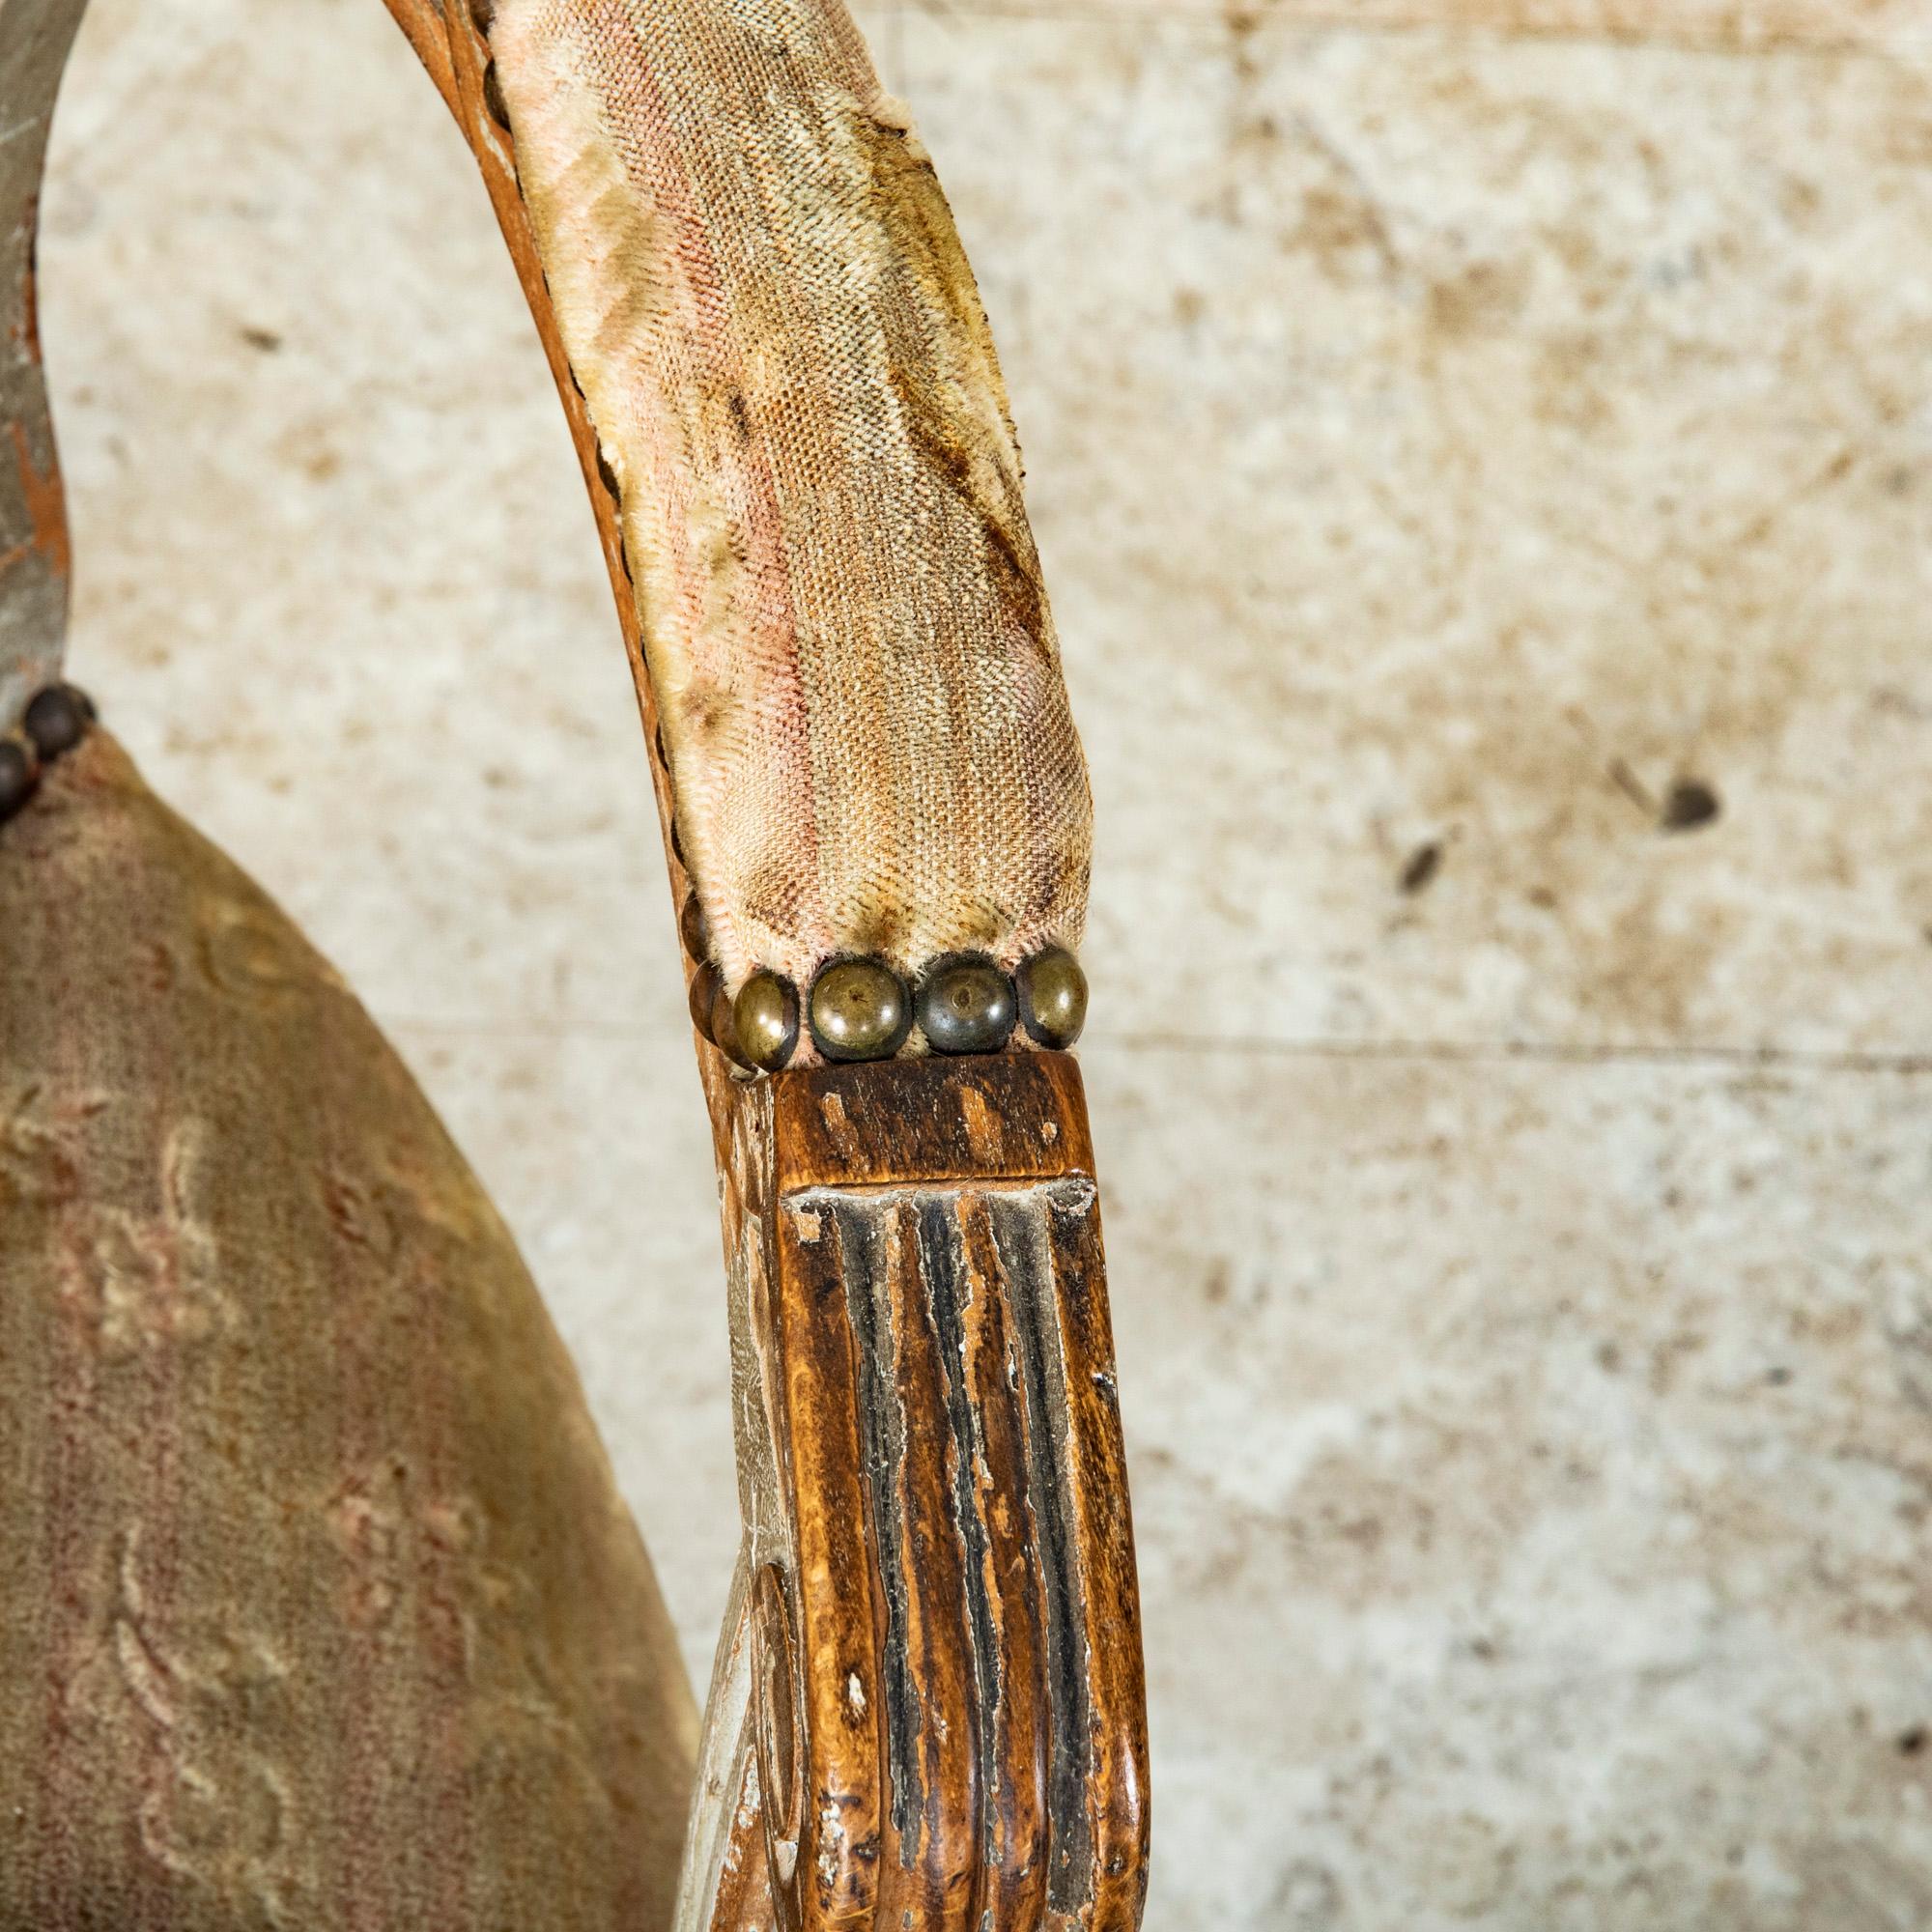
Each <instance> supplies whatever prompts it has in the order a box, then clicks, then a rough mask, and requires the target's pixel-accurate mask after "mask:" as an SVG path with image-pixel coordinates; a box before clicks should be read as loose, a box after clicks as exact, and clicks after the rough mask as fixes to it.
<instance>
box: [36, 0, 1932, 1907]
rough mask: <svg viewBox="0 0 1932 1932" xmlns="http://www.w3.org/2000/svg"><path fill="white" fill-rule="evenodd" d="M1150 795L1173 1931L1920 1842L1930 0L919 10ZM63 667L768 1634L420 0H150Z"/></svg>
mask: <svg viewBox="0 0 1932 1932" xmlns="http://www.w3.org/2000/svg"><path fill="white" fill-rule="evenodd" d="M863 17H864V19H865V23H866V25H867V29H868V31H869V33H870V35H871V37H872V39H873V43H874V46H875V49H876V51H877V53H878V56H879V59H880V63H881V66H882V68H883V70H884V71H885V72H886V74H887V76H888V79H889V83H890V84H892V85H893V86H894V87H895V89H896V90H897V91H899V92H901V93H902V94H904V95H905V96H906V97H907V98H908V99H910V101H911V103H912V105H913V107H914V110H915V112H916V115H917V117H918V120H919V123H920V125H921V128H922V131H923V134H924V136H925V138H926V140H927V142H928V144H929V145H930V147H931V148H932V149H933V151H934V153H935V156H936V157H937V159H938V162H939V166H940V171H941V175H942V179H943V180H944V181H945V182H946V184H947V185H948V188H949V190H950V192H951V194H952V199H953V201H954V205H955V208H956V211H957V213H958V215H959V219H960V223H961V226H962V229H963V231H964V233H965V237H966V241H967V244H968V247H969V249H970V250H971V252H972V254H973V257H974V260H975V262H976V264H977V265H978V268H979V270H980V277H981V281H982V285H983V288H984V292H985V296H986V299H987V304H988V307H989V309H990V311H991V314H992V318H993V323H994V327H995V331H996V334H997V336H998V339H999V341H1000V344H1001V348H1002V352H1003V355H1004V358H1005V362H1006V366H1007V371H1008V375H1009V383H1010V386H1011V388H1012V392H1013V401H1014V407H1015V412H1016V415H1017V418H1018V421H1019V426H1020V431H1021V436H1022V440H1023V441H1024V443H1025V445H1026V448H1027V451H1028V457H1029V469H1030V473H1031V478H1032V485H1031V490H1032V497H1031V499H1032V503H1033V507H1034V513H1035V519H1036V524H1037V530H1038V535H1039V539H1040V544H1041V549H1042V552H1043V554H1044V557H1045V560H1046V563H1047V567H1048V572H1049V582H1050V583H1051V584H1052V586H1053V589H1054V592H1055V597H1056V608H1057V611H1058V616H1059V620H1060V627H1061V631H1062V634H1063V638H1064V640H1065V651H1066V660H1067V671H1068V676H1069V680H1070V682H1071V684H1072V686H1073V694H1074V701H1075V707H1076V714H1077V716H1078V717H1079V719H1080V721H1081V724H1082V727H1083V730H1084V732H1085V734H1086V737H1087V742H1088V746H1089V751H1090V754H1091V756H1092V758H1093V761H1094V773H1095V781H1096V788H1097V791H1098V806H1099V822H1100V839H1101V842H1100V849H1099V854H1098V867H1097V874H1096V903H1095V910H1094V929H1093V934H1092V938H1091V940H1090V943H1089V947H1088V949H1087V958H1088V965H1089V968H1090V971H1091V973H1092V976H1093V979H1094V985H1095V996H1096V1017H1095V1024H1094V1032H1093V1034H1092V1035H1091V1036H1090V1039H1089V1043H1088V1044H1087V1046H1086V1048H1085V1049H1084V1059H1085V1063H1086V1068H1087V1073H1088V1078H1089V1082H1090V1086H1091V1089H1092V1093H1093V1098H1094V1110H1095V1128H1096V1134H1097V1137H1098V1140H1099V1143H1100V1147H1101V1151H1102V1154H1103V1158H1105V1159H1106V1160H1107V1162H1108V1173H1109V1180H1110V1186H1111V1192H1110V1200H1109V1241H1110V1250H1111V1254H1112V1262H1113V1274H1114V1295H1115V1305H1116V1319H1117V1323H1118V1327H1119V1333H1120V1343H1121V1356H1122V1387H1123V1395H1124V1400H1125V1404H1126V1413H1127V1417H1128V1423H1129V1429H1130V1437H1131V1446H1132V1449H1133V1454H1134V1468H1135V1481H1136V1492H1135V1501H1136V1507H1137V1515H1138V1521H1139V1527H1140V1536H1141V1548H1142V1562H1143V1582H1144V1590H1145V1595H1146V1605H1147V1622H1148V1631H1149V1636H1150V1644H1151V1657H1150V1662H1151V1672H1152V1691H1153V1697H1154V1723H1155V1750H1156V1767H1155V1770H1156V1804H1157V1832H1158V1847H1159V1863H1158V1868H1157V1878H1156V1883H1155V1888H1154V1895H1153V1900H1152V1903H1151V1908H1150V1913H1149V1918H1148V1923H1149V1925H1150V1927H1151V1928H1153V1932H1197V1929H1198V1932H1206V1928H1209V1927H1212V1928H1215V1932H1247V1928H1255V1932H1435V1928H1449V1927H1457V1926H1463V1925H1479V1926H1489V1927H1495V1928H1499V1932H1612V1929H1613V1928H1627V1927H1628V1928H1643V1932H1680V1929H1681V1932H1692V1928H1697V1932H1800V1928H1803V1932H1820V1928H1830V1932H1880V1928H1886V1932H1892V1928H1896V1929H1897V1932H1911V1929H1912V1928H1922V1927H1924V1926H1926V1925H1928V1924H1932V1742H1928V1728H1929V1727H1932V1547H1928V1543H1929V1540H1932V1526H1928V1525H1932V1262H1928V1256H1932V780H1929V779H1928V776H1927V774H1928V771H1932V5H1928V4H1927V0H1675V4H1672V3H1671V0H1365V4H1362V5H1360V6H1344V5H1341V4H1339V0H1279V4H1277V5H1274V6H1272V7H1262V8H1257V9H1255V10H1252V11H1246V12H1240V13H1230V14H1224V13H1223V12H1221V11H1220V10H1219V9H1218V8H1216V7H1214V6H1212V5H1209V4H1208V0H1175V4H1172V5H1163V6H1154V5H1150V6H1130V5H1127V4H1124V0H1122V4H1108V0H1093V4H1088V5H1068V6H1054V7H1036V6H1031V5H1026V4H1017V5H1012V6H1009V7H1006V8H1004V9H1000V10H992V9H987V8H983V7H976V6H965V7H959V6H948V7H946V8H944V9H939V8H934V9H932V10H930V11H927V10H923V9H906V10H900V11H881V10H873V11H869V12H867V13H866V14H864V16H863ZM44 219H45V233H46V240H45V244H44V273H43V283H44V297H43V322H44V328H45V334H46V338H47V355H48V361H49V365H50V369H51V373H52V377H53V382H54V385H55V389H56V394H57V401H58V404H59V410H60V424H61V430H62V438H63V449H64V455H65V460H66V465H67V469H68V472H69V478H70V485H71V494H72V497H73V500H74V510H75V519H76V529H75V537H76V555H77V573H78V575H77V590H78V605H77V622H76V642H75V660H74V661H75V668H76V671H77V674H78V675H79V676H80V677H81V679H82V680H83V681H84V682H86V683H88V684H89V685H90V686H92V687H93V688H94V689H95V690H96V692H97V694H98V695H99V697H100V698H101V700H102V702H103V705H104V707H105V708H106V709H107V710H108V712H109V714H110V716H111V718H112V720H113V722H114V724H115V725H116V727H117V729H118V730H119V731H120V732H121V733H122V735H123V736H124V738H125V739H126V740H127V741H128V743H129V745H130V746H131V748H132V749H133V750H134V751H135V753H136V754H137V756H139V757H140V758H141V759H142V761H143V763H144V764H145V766H146V768H147V771H148V773H149V776H150V777H151V779H153V780H154V781H155V782H156V785H157V786H158V788H159V789H160V790H161V791H162V792H163V794H164V795H166V796H167V797H169V798H170V799H171V800H172V801H173V802H174V803H175V804H177V805H178V806H180V807H182V808H183V809H184V810H186V812H187V813H188V815H189V816H190V817H191V818H193V819H194V820H195V821H196V822H197V823H198V824H200V825H201V826H202V827H203V828H204V829H205V830H207V831H209V832H210V833H211V834H213V836H214V837H216V838H218V839H219V840H220V841H221V842H222V843H224V844H225V845H226V846H227V847H228V849H229V850H230V851H232V852H233V853H234V854H235V856H236V857H237V858H238V859H240V860H241V862H242V863H243V864H244V865H246V866H247V867H249V868H250V869H251V870H252V871H254V872H255V874H256V875H257V876H258V877H259V878H260V879H261V880H262V881H263V882H264V883H265V884H266V885H267V886H269V887H270V890H272V891H273V892H274V893H275V894H276V895H278V896H279V897H280V898H281V899H282V900H283V901H284V903H286V904H287V905H288V906H289V907H290V909H291V910H292V911H293V912H294V913H295V914H296V915H297V917H298V919H299V920H300V921H301V922H302V923H303V924H304V925H305V926H306V928H307V929H308V930H309V931H310V933H311V934H312V935H313V936H314V937H315V938H316V939H317V940H318V942H319V943H320V944H321V945H322V946H323V947H324V948H325V950H326V951H327V952H329V953H330V954H331V955H332V956H333V957H334V959H335V960H336V961H337V963H338V964H339V965H340V966H341V967H342V968H343V969H344V970H345V972H346V973H347V974H348V976H349V977H350V978H351V980H353V981H354V982H355V985H356V986H357V987H358V989H359V990H360V991H361V992H362V994H363V996H364V997H365V998H366V999H367V1000H368V1001H369V1003H370V1005H371V1006H372V1007H373V1009H374V1010H375V1011H376V1013H377V1015H378V1017H379V1018H380V1019H382V1020H383V1022H384V1024H385V1025H386V1026H387V1028H388V1029H389V1030H390V1032H391V1033H392V1035H393V1036H394V1037H396V1039H397V1040H398V1041H399V1043H400V1044H401V1045H402V1047H403V1048H404V1050H405V1052H406V1054H407V1055H408V1057H409V1058H410V1060H411V1062H412V1065H414V1066H415V1067H416V1069H417V1071H418V1072H419V1073H420V1075H421V1077H422V1078H423V1080H424V1081H425V1083H426V1084H427V1086H428V1088H429V1090H430V1092H431V1094H432V1095H433V1097H434V1098H435V1099H436V1100H437V1101H438V1103H439V1104H440V1107H441V1108H442V1110H443V1111H444V1113H445V1116H446V1118H447V1119H448V1120H449V1122H450V1123H451V1125H452V1126H453V1128H454V1129H455V1131H456V1133H457V1136H458V1138H459V1139H460V1140H461V1141H462V1142H463V1144H464V1145H465V1146H466V1148H467V1149H468V1150H469V1153H470V1155H471V1157H472V1158H473V1159H474V1161H475V1162H476V1164H477V1166H478V1167H479V1169H480V1170H481V1172H482V1174H483V1176H484V1178H485V1179H486V1181H487V1182H488V1183H489V1184H490V1185H491V1186H492V1188H493V1189H494V1191H495V1192H496V1194H497V1198H498V1200H499V1202H500V1203H501V1205H502V1206H503V1208H504V1209H505V1211H506V1212H507V1214H508V1215H509V1218H510V1220H511V1222H512V1223H513V1225H514V1226H515V1227H516V1229H517V1231H518V1233H519V1235H520V1236H521V1238H522V1240H523V1242H524V1244H525V1247H526V1253H527V1254H528V1256H529V1259H530V1261H531V1264H532V1265H533V1267H534V1269H535V1271H536V1273H537V1275H538V1277H539V1279H540V1281H541V1282H542V1283H543V1285H544V1287H545V1290H546V1293H547V1294H548V1296H549V1298H550V1300H551V1303H552V1306H553V1308H554V1311H555V1313H556V1316H557V1318H558V1321H559V1323H560V1325H561V1326H562V1328H563V1330H564V1333H565V1335H566V1338H567V1340H568V1341H569V1342H570V1344H571V1346H572V1347H573V1349H574V1350H575V1351H576V1353H577V1356H578V1359H579V1361H580V1363H581V1364H582V1369H583V1372H584V1376H585V1378H586V1381H587V1383H588V1385H589V1388H590V1392H591V1397H592V1401H593V1404H594V1406H595V1407H596V1410H597V1412H598V1415H599V1417H600V1419H601V1421H602V1423H603V1426H604V1428H605V1431H606V1433H607V1435H608V1436H609V1438H610V1440H611V1445H612V1448H613V1451H614V1453H615V1456H616V1460H617V1463H618V1467H619V1471H620V1475H621V1477H622V1479H623V1482H624V1486H625V1489H626V1492H627V1494H628V1495H629V1496H630V1498H631V1500H632V1502H633V1504H634V1506H635V1507H636V1510H637V1512H638V1515H639V1519H640V1520H641V1521H642V1523H643V1526H644V1529H645V1532H646V1535H647V1537H648V1539H649V1541H650V1543H651V1545H652V1548H653V1551H654V1553H655V1555H656V1557H657V1560H658V1563H659V1566H660V1570H661V1572H662V1574H663V1576H664V1578H665V1581H666V1585H667V1589H668V1595H669V1597H670V1601H671V1604H672V1607H673V1609H674V1611H675V1613H676V1615H677V1617H678V1620H679V1624H680V1628H681V1630H682V1632H683V1634H684V1636H685V1640H686V1645H687V1652H688V1655H689V1657H690V1659H691V1662H692V1665H693V1669H694V1672H695V1673H696V1674H697V1675H698V1676H699V1677H700V1678H701V1677H702V1675H703V1674H704V1672H705V1670H706V1668H707V1667H708V1662H709V1653H710V1647H711V1642H712V1636H713V1630H714V1623H715V1619H716V1617H717V1615H718V1612H719V1609H720V1607H721V1605H722V1600H723V1592H724V1587H725V1578H726V1576H727V1573H728V1568H729V1564H730V1560H731V1554H732V1549H733V1546H734V1541H735V1504H734V1501H733V1492H732V1485H731V1477H730V1465H729V1442H728V1419H727V1416H726V1411H725V1343H724V1328H723V1321H722V1314H721V1309H720V1305H719V1304H720V1293H719V1289H720V1281H719V1267H718V1262H717V1236H716V1232H715V1226H714V1218H713V1212H712V1184H711V1179H710V1165H709V1158H708V1153H707V1150H706V1146H705V1139H704V1134H703V1129H702V1119H701V1108H700V1105H699V1102H698V1097H697V1094H696V1082H695V1078H694V1076H693V1073H692V1070H691V1065H690V1055H689V1047H688V1039H687V1033H686V1028H685V1022H684V1020H683V1018H682V1014H681V1004H682V1003H681V998H680V991H679V987H678V984H677V976H676V969H675V965H674V948H673V945H672V942H671V927H670V913H669V907H668V903H667V899H666V895H665V892H664V888H663V883H662V877H661V872H660V867H659V860H658V856H657V835H656V832H655V828H654V825H653V822H652V819H651V807H650V801H649V796H648V787H647V783H646V781H645V778H644V773H643V768H642V761H641V758H640V757H639V745H638V733H637V725H636V719H635V712H634V709H633V705H632V700H631V696H630V692H629V686H628V677H627V673H626V672H625V669H624V668H623V665H622V662H621V652H620V650H619V649H618V646H617V642H616V637H615V627H614V623H613V620H612V618H611V614H610V611H609V610H608V604H607V591H606V589H605V586H604V584H603V582H602V581H601V572H600V568H599V565H598V561H597V558H596V554H595V546H594V543H593V541H592V537H591V533H590V526H589V523H588V519H587V517H586V515H585V514H584V512H583V509H582V502H581V498H580V493H579V489H578V485H577V481H576V476H575V471H574V465H573V462H572V459H571V457H570V455H569V452H568V449H567V445H566V440H565V437H564V434H563V431H562V427H561V423H560V420H559V418H558V416H557V412H556V411H555V406H554V401H553V399H552V397H551V395H550V393H549V388H548V382H547V378H546V375H545V373H544V371H543V368H542V364H541V357H540V355H539V353H538V351H537V348H536V344H535V340H534V337H533V335H532V334H531V332H530V329H529V326H528V323H527V321H526V317H525V315H524V312H523V309H522V306H521V298H520V297H519V296H518V294H517V291H516V289H515V286H514V282H513V279H512V276H511V274H510V270H509V268H508V265H507V262H506V261H505V260H504V258H503V257H502V253H501V249H500V245H499V243H498V242H497V239H496V237H495V234H494V231H493V229H492V227H491V224H490V221H489V217H488V214H487V211H486V209H485V206H484V202H483V197H482V195H481V193H480V190H479V189H478V187H477V185H476V183H475V181H474V178H473V171H472V168H471V164H470V162H469V156H467V154H466V153H465V152H464V151H463V149H462V147H461V145H460V143H459V142H458V140H457V138H456V136H455V134H454V131H453V130H452V129H450V128H447V127H446V126H445V125H444V122H443V117H442V111H441V108H440V104H439V103H438V101H437V100H436V99H435V97H434V94H433V92H432V90H431V89H430V88H429V86H428V84H427V82H426V81H424V80H423V79H422V77H421V76H420V75H419V74H418V73H417V72H416V71H414V68H413V64H412V58H411V56H410V54H409V52H408V49H407V47H406V46H405V45H404V43H403V42H402V40H401V38H400V36H398V35H397V34H396V33H395V32H394V30H393V28H392V27H391V26H390V25H389V23H388V22H387V20H386V19H385V17H384V14H383V13H382V10H381V9H380V8H379V7H377V6H376V5H374V4H373V0H96V4H95V8H94V11H93V14H92V15H91V16H90V19H89V22H88V25H87V27H86V29H85V31H84V35H83V42H82V46H81V50H80V53H79V56H78V57H77V60H76V64H75V69H74V72H73V75H72V79H71V87H70V91H69V98H68V100H67V102H66V105H65V107H64V109H63V115H62V119H61V122H60V124H59V126H58V128H57V130H56V156H55V161H54V166H53V170H52V176H51V179H50V182H49V185H48V191H47V196H46V203H45V211H44Z"/></svg>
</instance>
